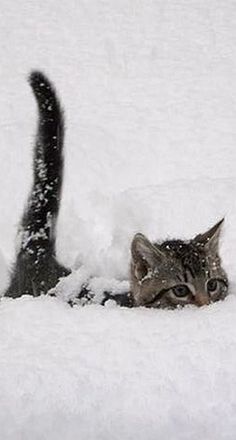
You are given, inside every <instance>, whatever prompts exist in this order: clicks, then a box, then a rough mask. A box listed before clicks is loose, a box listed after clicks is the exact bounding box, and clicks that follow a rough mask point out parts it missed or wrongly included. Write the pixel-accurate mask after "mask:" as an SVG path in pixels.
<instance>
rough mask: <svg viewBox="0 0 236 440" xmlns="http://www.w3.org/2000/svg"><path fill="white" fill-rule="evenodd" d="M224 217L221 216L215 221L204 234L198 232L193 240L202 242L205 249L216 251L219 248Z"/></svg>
mask: <svg viewBox="0 0 236 440" xmlns="http://www.w3.org/2000/svg"><path fill="white" fill-rule="evenodd" d="M223 222H224V218H222V219H221V220H220V221H219V222H218V223H216V224H215V225H214V226H213V227H212V228H211V229H209V230H208V231H207V232H205V233H204V234H199V235H197V236H196V237H195V238H194V241H195V242H197V243H200V244H203V245H204V247H205V248H206V249H208V250H209V251H210V252H211V253H213V254H216V253H218V249H219V238H220V233H221V229H222V224H223Z"/></svg>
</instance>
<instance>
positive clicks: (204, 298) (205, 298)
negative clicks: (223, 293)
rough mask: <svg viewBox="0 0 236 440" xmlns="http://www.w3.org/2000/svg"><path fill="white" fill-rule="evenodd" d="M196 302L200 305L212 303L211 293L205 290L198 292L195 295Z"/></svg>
mask: <svg viewBox="0 0 236 440" xmlns="http://www.w3.org/2000/svg"><path fill="white" fill-rule="evenodd" d="M195 303H196V305H197V306H198V307H201V306H207V305H208V304H210V298H209V295H208V294H207V293H205V292H203V293H202V292H200V293H197V294H196V296H195Z"/></svg>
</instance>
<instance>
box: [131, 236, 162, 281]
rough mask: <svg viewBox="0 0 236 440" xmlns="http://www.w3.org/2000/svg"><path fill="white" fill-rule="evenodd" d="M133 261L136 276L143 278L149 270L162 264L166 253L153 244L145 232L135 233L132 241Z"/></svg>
mask: <svg viewBox="0 0 236 440" xmlns="http://www.w3.org/2000/svg"><path fill="white" fill-rule="evenodd" d="M131 255H132V263H133V265H134V272H135V276H136V278H138V279H139V280H141V279H142V278H143V277H144V276H145V275H146V274H147V272H148V269H154V268H156V267H157V266H158V265H160V264H162V263H163V261H164V260H165V259H166V256H165V254H164V253H163V252H162V251H161V250H160V249H159V248H158V246H157V245H155V246H154V245H153V244H152V243H151V242H150V241H149V240H148V239H147V238H146V237H145V235H143V234H140V233H138V234H135V236H134V238H133V240H132V243H131Z"/></svg>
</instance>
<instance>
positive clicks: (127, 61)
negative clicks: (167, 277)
mask: <svg viewBox="0 0 236 440" xmlns="http://www.w3.org/2000/svg"><path fill="white" fill-rule="evenodd" d="M235 20H236V6H235V3H234V2H231V1H224V2H222V1H218V0H217V1H216V0H204V1H201V0H198V1H196V0H188V1H186V0H177V1H176V0H166V1H165V2H163V1H161V0H155V1H152V0H145V2H140V1H138V0H132V1H131V0H126V1H123V0H119V1H115V0H113V1H108V0H103V1H100V0H93V1H87V0H85V1H82V0H77V1H73V0H67V1H65V0H61V1H60V2H57V1H56V0H48V1H47V2H43V3H42V2H38V1H36V0H31V1H27V0H22V1H21V2H20V4H19V3H16V1H12V2H9V1H7V0H1V14H0V36H1V39H0V56H1V60H2V62H1V70H0V75H1V81H0V97H1V98H0V110H1V115H2V117H1V127H0V146H1V147H0V154H1V156H0V157H1V163H2V167H1V175H0V206H1V208H2V210H1V212H2V215H1V217H0V248H1V249H0V251H1V252H0V273H1V277H0V290H1V291H3V290H4V287H5V286H6V284H7V279H8V269H9V267H10V263H11V261H12V259H13V258H14V246H15V234H16V227H17V224H18V221H19V218H20V215H21V213H22V209H23V206H24V203H25V200H26V196H27V191H28V190H29V188H30V184H31V177H32V176H31V162H32V148H31V146H32V143H33V136H34V133H35V129H36V107H35V102H34V99H33V97H32V94H31V91H30V88H29V85H28V84H27V82H26V76H27V74H28V73H29V71H30V70H31V69H35V68H38V69H42V70H44V71H45V73H46V74H48V76H49V78H50V79H51V80H52V81H54V83H55V85H56V86H57V89H58V92H59V94H60V96H61V99H62V102H63V105H64V108H65V112H66V121H67V123H66V125H67V133H66V152H65V184H64V192H63V200H62V209H61V213H60V218H59V223H58V255H59V258H60V260H61V261H62V262H63V263H64V264H67V265H69V266H71V267H73V268H74V272H73V274H72V275H71V276H70V277H69V278H68V279H66V280H63V281H62V282H61V283H60V286H58V291H59V296H61V297H62V298H60V299H56V298H47V297H44V298H38V299H32V298H27V297H23V298H21V299H19V300H16V301H13V300H9V299H3V300H2V301H1V304H0V340H1V341H0V365H1V367H0V368H1V370H0V371H1V374H0V438H1V439H3V440H28V439H29V440H37V439H40V440H42V439H47V440H54V439H56V440H64V439H66V440H67V439H69V440H77V439H78V438H79V439H80V440H83V439H86V440H87V439H88V440H90V439H91V440H97V439H98V440H100V439H101V440H106V439H109V440H110V439H112V440H113V439H121V438H122V439H124V440H130V439H132V440H133V439H142V440H143V439H148V440H156V439H160V440H167V439H168V440H169V439H170V440H172V439H173V440H178V439H181V440H182V439H186V440H189V439H191V440H192V439H193V440H194V439H198V440H199V439H204V440H231V439H232V440H235V438H236V418H235V414H236V379H235V377H236V373H235V372H236V365H235V364H236V326H235V322H236V320H235V315H236V297H235V284H236V267H235V257H236V250H235V249H236V228H235V224H236V205H235V196H236V176H235V159H236V148H235V145H236V124H235V120H236V87H235V78H236V28H235ZM223 216H225V218H226V221H225V226H224V231H223V236H222V246H221V254H222V258H223V261H224V266H225V268H226V270H227V272H228V274H229V278H230V281H231V292H230V295H229V297H228V298H227V299H226V300H225V301H224V302H222V303H218V304H214V305H211V306H209V307H204V308H201V309H196V308H193V307H189V308H186V309H183V310H176V311H161V310H145V309H124V308H119V307H114V304H113V303H112V302H110V303H109V304H107V306H106V307H102V306H98V305H94V306H87V307H80V306H76V307H74V308H70V307H69V305H68V304H66V303H65V302H64V301H63V299H65V298H68V297H70V295H73V292H75V291H76V290H77V288H78V287H79V286H80V285H81V282H82V280H83V279H86V278H90V277H92V279H91V280H90V282H91V283H92V285H93V288H94V290H96V292H97V294H98V295H99V294H100V293H101V291H102V289H103V288H104V287H105V288H107V286H108V287H109V288H110V287H113V288H114V289H116V290H117V291H118V292H120V291H123V290H125V289H126V287H127V278H128V263H129V245H130V240H131V238H132V235H133V234H134V233H135V232H138V231H140V232H143V233H145V234H147V235H148V237H149V238H150V239H160V240H161V239H164V238H167V237H168V238H172V237H174V238H178V237H179V238H191V237H193V236H194V235H196V234H197V233H199V232H203V231H205V230H206V229H207V228H209V227H210V226H212V225H213V224H214V223H215V222H216V221H218V220H219V219H220V218H221V217H223ZM81 264H82V266H81Z"/></svg>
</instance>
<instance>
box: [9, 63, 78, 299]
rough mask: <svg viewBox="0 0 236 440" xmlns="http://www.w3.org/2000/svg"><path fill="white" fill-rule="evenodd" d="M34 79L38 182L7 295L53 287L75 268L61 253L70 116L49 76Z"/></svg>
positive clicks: (35, 75)
mask: <svg viewBox="0 0 236 440" xmlns="http://www.w3.org/2000/svg"><path fill="white" fill-rule="evenodd" d="M29 83H30V86H31V88H32V90H33V93H34V96H35V99H36V102H37V106H38V112H39V121H38V133H37V136H36V139H35V146H34V159H33V186H32V189H31V192H30V195H29V199H28V202H27V205H26V208H25V211H24V214H23V217H22V221H21V224H20V228H19V232H18V234H19V240H18V241H19V242H20V246H19V250H18V253H17V256H16V261H15V264H14V267H13V270H12V274H11V280H10V285H9V287H8V289H7V291H6V292H5V296H9V297H12V298H17V297H19V296H21V295H23V294H29V295H33V296H38V295H40V294H42V293H47V292H48V290H49V289H51V288H52V287H54V286H55V285H56V284H57V282H58V280H59V279H60V278H61V277H64V276H66V275H68V274H69V273H70V270H69V269H67V268H66V267H63V266H62V265H61V264H60V263H59V262H58V261H57V259H56V251H55V243H56V232H55V231H56V221H57V216H58V211H59V207H60V198H61V188H62V181H63V165H64V164H63V146H64V117H63V111H62V109H61V106H60V103H59V100H58V98H57V95H56V91H55V89H54V87H53V86H52V84H51V83H50V82H49V81H48V79H47V78H46V76H45V75H44V74H43V73H41V72H38V71H34V72H32V73H31V75H30V77H29Z"/></svg>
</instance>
